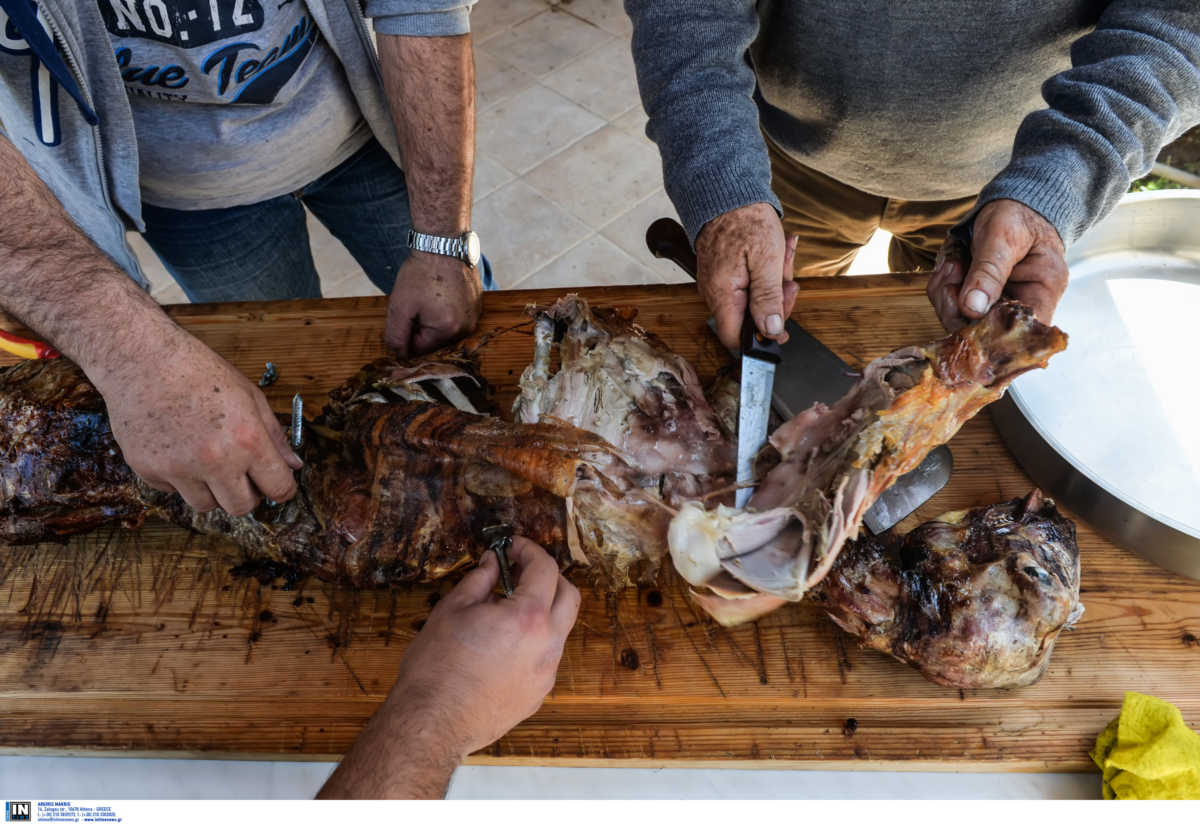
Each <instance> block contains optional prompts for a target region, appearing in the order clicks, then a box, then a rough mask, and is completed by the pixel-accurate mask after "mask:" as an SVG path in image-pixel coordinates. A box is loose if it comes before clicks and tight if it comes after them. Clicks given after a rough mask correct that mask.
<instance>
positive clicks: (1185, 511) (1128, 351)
mask: <svg viewBox="0 0 1200 824" xmlns="http://www.w3.org/2000/svg"><path fill="white" fill-rule="evenodd" d="M1067 262H1068V264H1069V265H1070V267H1071V283H1070V286H1069V287H1068V288H1067V293H1066V295H1065V296H1064V297H1063V300H1062V303H1061V304H1060V305H1059V308H1058V311H1057V312H1056V314H1055V317H1054V322H1055V324H1057V325H1058V326H1060V327H1061V328H1062V329H1063V330H1064V331H1065V332H1067V334H1068V335H1070V344H1069V346H1068V347H1067V350H1066V351H1065V352H1063V353H1062V354H1059V355H1056V356H1055V357H1054V358H1053V360H1051V362H1050V366H1049V368H1048V369H1046V370H1043V371H1039V372H1033V373H1030V374H1027V375H1024V376H1022V377H1021V378H1019V379H1018V380H1017V381H1016V382H1014V384H1013V386H1012V388H1011V389H1010V390H1009V393H1008V396H1007V397H1006V398H1005V399H1004V400H1002V401H1000V402H999V403H997V404H994V405H993V412H992V417H993V420H994V421H995V422H996V426H997V428H998V429H999V430H1000V434H1001V436H1002V437H1003V438H1004V440H1005V442H1006V443H1007V444H1008V446H1009V448H1010V449H1011V450H1012V451H1013V454H1014V455H1016V457H1017V460H1018V461H1020V463H1021V465H1022V466H1023V467H1024V468H1025V471H1026V472H1028V473H1029V475H1030V477H1031V478H1033V480H1034V481H1035V482H1036V483H1037V484H1038V485H1039V486H1041V487H1042V488H1043V489H1045V490H1046V491H1047V492H1049V493H1051V494H1052V495H1054V496H1055V497H1056V498H1057V499H1059V501H1061V502H1062V503H1063V504H1065V505H1066V506H1067V507H1068V508H1070V509H1071V510H1073V511H1074V512H1075V513H1077V514H1078V515H1079V516H1080V517H1082V518H1083V519H1084V520H1085V521H1087V522H1088V523H1089V524H1090V525H1091V526H1092V527H1094V528H1095V529H1096V530H1098V531H1099V532H1101V533H1103V534H1104V535H1106V536H1107V537H1109V538H1110V539H1111V540H1112V541H1114V542H1115V543H1116V544H1118V545H1119V546H1122V547H1125V548H1126V549H1129V550H1131V551H1133V552H1136V553H1138V554H1140V555H1142V556H1144V557H1146V558H1148V559H1149V560H1151V561H1153V562H1155V563H1156V564H1159V565H1160V566H1163V567H1165V568H1167V569H1169V570H1172V571H1174V572H1178V573H1181V574H1183V575H1187V576H1189V577H1192V578H1200V192H1193V191H1166V192H1147V193H1143V194H1135V195H1129V196H1128V197H1126V198H1125V199H1124V200H1123V201H1122V202H1121V204H1120V205H1119V206H1117V208H1116V209H1114V210H1113V212H1112V214H1111V215H1109V216H1108V217H1106V218H1105V219H1104V220H1103V221H1101V222H1100V223H1098V224H1097V225H1096V226H1095V227H1093V228H1092V229H1091V230H1090V231H1089V232H1088V233H1087V234H1085V235H1084V236H1083V237H1082V238H1081V239H1080V240H1079V241H1078V242H1077V243H1076V244H1075V245H1073V246H1072V247H1071V248H1070V249H1069V250H1068V253H1067Z"/></svg>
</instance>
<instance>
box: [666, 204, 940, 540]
mask: <svg viewBox="0 0 1200 824" xmlns="http://www.w3.org/2000/svg"><path fill="white" fill-rule="evenodd" d="M646 245H647V246H648V247H649V249H650V253H651V254H653V255H654V256H655V257H660V258H666V259H668V260H672V261H674V262H675V263H676V264H677V265H678V266H679V267H680V268H681V269H683V271H685V272H687V273H688V274H689V275H691V276H692V277H693V278H695V277H696V253H695V252H694V251H692V246H691V243H690V242H689V241H688V237H687V233H686V232H685V231H684V230H683V227H682V226H680V225H679V223H678V222H676V221H675V220H672V219H671V218H661V219H659V220H656V221H655V222H654V223H652V224H651V225H650V228H649V229H648V230H647V231H646ZM746 324H749V329H750V330H753V328H754V324H753V321H752V320H747V321H746ZM746 324H743V330H742V332H743V336H744V335H745V333H746V328H747V327H746ZM786 329H787V333H788V342H787V343H785V344H783V346H782V347H780V358H779V361H778V363H779V366H778V373H777V374H774V382H773V384H772V392H771V395H772V404H771V405H772V408H773V409H774V410H775V412H776V414H778V415H779V416H780V417H783V418H791V417H794V416H795V415H797V414H799V413H800V412H803V411H804V410H805V409H808V408H809V407H810V406H812V405H813V404H814V403H818V402H820V403H824V404H828V405H832V404H833V403H834V402H835V401H837V400H838V399H839V398H841V397H842V396H843V395H845V394H846V392H848V391H849V390H850V388H851V387H852V386H854V383H855V381H857V377H856V375H855V372H854V370H853V369H851V367H850V366H849V365H847V364H846V362H845V361H843V360H842V359H841V358H839V357H838V356H837V355H836V354H834V353H833V351H832V350H830V349H829V348H828V347H827V346H825V344H823V343H821V342H820V341H819V340H817V339H816V338H814V337H813V336H812V335H810V334H809V333H808V332H806V331H805V330H804V328H803V327H801V326H800V324H798V323H796V322H795V321H793V320H791V319H788V320H787V321H786ZM746 365H747V363H746V359H745V358H743V360H742V404H743V406H742V411H741V412H739V417H738V426H739V432H738V435H739V437H738V461H739V462H738V481H739V483H740V482H741V480H742V464H741V458H742V443H741V429H740V427H741V426H742V422H743V418H742V415H743V414H744V412H745V404H746V394H747V389H748V387H747V381H746V371H745V370H746ZM751 366H752V367H753V366H755V365H754V364H751ZM774 371H775V370H774V369H773V370H772V372H773V373H774ZM765 435H766V430H765V422H764V429H763V438H762V439H759V441H758V443H759V446H760V447H761V445H762V442H763V440H764V439H765ZM753 437H757V435H755V436H753ZM953 467H954V459H953V456H952V455H951V454H950V449H949V448H948V447H946V446H939V447H937V448H936V449H934V450H932V451H931V452H930V453H929V454H928V455H926V456H925V460H924V461H922V462H921V464H920V465H919V466H918V467H917V468H916V469H914V470H913V471H912V472H909V473H908V474H907V475H902V476H900V478H899V479H897V481H896V482H895V483H894V484H892V486H891V488H889V489H888V490H886V491H885V492H884V493H883V494H882V495H880V496H879V498H878V499H877V500H876V501H875V503H874V505H873V506H872V507H871V508H870V509H869V510H867V514H866V516H864V518H863V523H864V525H865V526H866V527H867V529H869V530H871V532H873V533H875V534H878V533H880V532H883V531H884V530H887V529H890V528H891V527H892V526H894V525H895V524H897V523H899V522H900V521H901V520H903V519H904V518H905V517H907V516H908V515H909V514H910V513H912V512H913V511H914V510H915V509H916V508H917V507H919V506H920V505H921V504H923V503H925V502H926V501H927V500H929V499H930V498H932V497H933V495H934V493H936V492H937V491H938V490H939V489H941V488H942V487H943V486H945V485H946V482H947V481H948V480H950V472H951V470H952V469H953ZM742 492H743V490H741V489H739V496H740V495H741V494H742ZM746 497H747V498H748V497H749V495H748V494H747V495H746ZM742 502H743V499H742V498H741V497H739V498H738V506H742Z"/></svg>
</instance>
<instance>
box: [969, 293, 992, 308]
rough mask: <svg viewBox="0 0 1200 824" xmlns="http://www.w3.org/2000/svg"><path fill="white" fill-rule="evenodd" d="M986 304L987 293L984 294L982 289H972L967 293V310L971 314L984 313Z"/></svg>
mask: <svg viewBox="0 0 1200 824" xmlns="http://www.w3.org/2000/svg"><path fill="white" fill-rule="evenodd" d="M988 303H989V301H988V296H987V292H984V291H983V290H982V289H972V290H971V291H970V292H967V308H968V309H970V310H971V311H972V312H979V313H980V314H982V313H984V312H986V311H987V309H988Z"/></svg>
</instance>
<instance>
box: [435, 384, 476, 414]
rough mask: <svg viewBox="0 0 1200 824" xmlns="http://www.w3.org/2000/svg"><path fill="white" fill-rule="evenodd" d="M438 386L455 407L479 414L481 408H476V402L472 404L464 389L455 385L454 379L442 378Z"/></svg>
mask: <svg viewBox="0 0 1200 824" xmlns="http://www.w3.org/2000/svg"><path fill="white" fill-rule="evenodd" d="M437 388H438V389H440V390H441V392H442V394H443V395H445V396H446V400H448V401H450V403H452V404H454V408H455V409H458V410H460V411H462V412H470V413H472V414H474V415H478V414H479V410H478V409H476V408H475V406H474V404H472V403H471V401H470V400H468V398H467V396H466V395H464V394H463V392H462V390H461V389H459V388H458V386H456V385H455V383H454V381H453V380H452V379H450V378H442V379H441V380H439V381H438V382H437Z"/></svg>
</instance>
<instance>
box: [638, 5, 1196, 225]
mask: <svg viewBox="0 0 1200 824" xmlns="http://www.w3.org/2000/svg"><path fill="white" fill-rule="evenodd" d="M625 9H626V11H627V12H628V13H629V15H630V17H631V18H632V20H633V28H634V32H633V55H634V62H635V63H636V64H637V75H638V85H639V87H640V90H641V95H642V102H643V104H644V105H645V108H646V111H647V113H648V114H649V117H650V120H649V123H648V124H647V127H646V131H647V134H649V136H650V138H651V139H652V140H654V142H655V143H657V144H658V147H659V149H660V151H661V153H662V160H663V173H664V177H665V180H666V186H667V192H668V194H669V195H670V197H671V200H672V201H673V202H674V203H675V206H676V208H677V209H678V210H679V214H680V217H681V218H682V220H683V222H684V225H685V226H686V227H687V230H688V233H689V234H690V235H691V237H692V238H693V239H694V238H695V236H696V234H697V233H698V232H699V231H700V228H701V227H702V226H703V225H704V224H705V223H706V222H708V221H709V220H711V219H712V218H714V217H716V216H717V215H719V214H722V213H724V212H727V211H729V210H730V209H734V208H737V207H739V206H744V205H746V204H749V203H757V202H767V203H772V204H774V205H775V206H776V208H778V205H779V204H778V201H777V200H776V199H775V197H774V195H773V194H772V193H771V189H770V183H771V171H770V166H769V164H768V160H767V153H766V148H765V145H764V143H763V140H762V137H761V134H760V129H761V130H762V131H765V132H766V133H767V134H768V135H769V136H770V137H771V138H772V140H774V141H775V142H776V143H778V144H779V145H780V146H781V147H782V148H783V149H784V150H785V151H787V152H788V153H789V154H791V155H792V156H793V157H795V158H796V159H797V160H798V161H799V162H800V163H803V164H804V165H806V166H809V167H811V168H813V169H816V170H817V171H820V172H823V173H824V174H827V175H829V176H831V177H833V178H835V179H837V180H840V181H842V182H844V183H847V184H849V185H851V186H853V187H855V188H857V189H861V190H863V191H866V192H870V193H873V194H876V195H881V196H884V197H889V198H898V199H902V200H946V199H951V198H959V197H966V196H969V195H973V194H975V193H980V192H981V194H980V205H982V204H983V203H986V202H988V201H991V200H996V199H998V198H1012V199H1014V200H1018V201H1021V202H1022V203H1025V204H1026V205H1028V206H1030V207H1031V208H1033V209H1034V210H1036V211H1037V212H1039V213H1040V214H1042V215H1043V216H1044V217H1046V218H1047V219H1048V220H1049V221H1050V222H1051V223H1053V224H1054V226H1055V227H1056V228H1057V229H1058V231H1059V234H1060V235H1062V238H1063V240H1064V242H1066V243H1068V244H1069V243H1071V242H1072V241H1073V240H1074V239H1075V238H1077V237H1078V236H1079V235H1080V234H1081V233H1082V232H1083V231H1084V230H1085V229H1087V228H1088V227H1089V226H1091V225H1092V224H1093V223H1095V222H1096V221H1097V220H1099V219H1100V218H1101V217H1103V216H1104V215H1105V214H1106V213H1107V212H1108V211H1109V210H1110V209H1111V208H1112V207H1113V206H1114V205H1116V203H1117V201H1118V200H1119V199H1120V197H1121V195H1122V193H1123V192H1125V190H1126V189H1127V188H1128V186H1129V181H1130V179H1131V177H1138V176H1141V175H1144V174H1146V173H1147V172H1148V171H1149V170H1150V166H1151V164H1152V163H1153V162H1154V158H1155V156H1156V154H1157V153H1158V150H1159V148H1160V147H1161V146H1162V145H1163V144H1164V143H1166V142H1169V141H1170V140H1172V139H1174V137H1176V136H1177V135H1179V134H1180V133H1181V132H1183V131H1184V130H1185V129H1187V128H1188V127H1190V126H1191V125H1194V124H1196V123H1197V122H1200V0H1112V2H1107V3H1106V2H1087V1H1086V0H1039V2H1036V3H1031V2H1027V1H1026V2H1023V0H986V1H985V0H958V1H957V2H956V1H955V0H758V2H755V0H625ZM1047 104H1048V108H1047Z"/></svg>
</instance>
